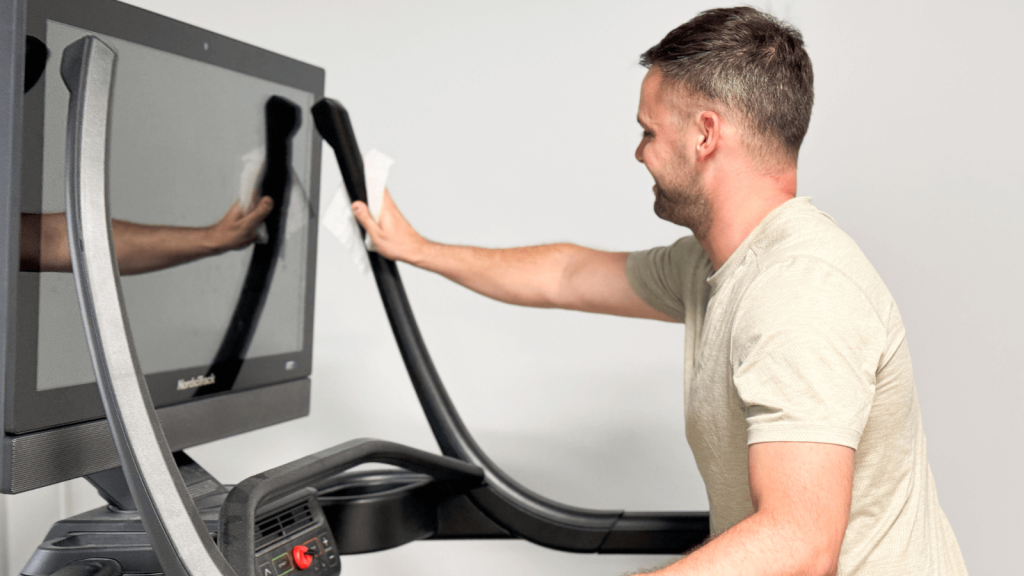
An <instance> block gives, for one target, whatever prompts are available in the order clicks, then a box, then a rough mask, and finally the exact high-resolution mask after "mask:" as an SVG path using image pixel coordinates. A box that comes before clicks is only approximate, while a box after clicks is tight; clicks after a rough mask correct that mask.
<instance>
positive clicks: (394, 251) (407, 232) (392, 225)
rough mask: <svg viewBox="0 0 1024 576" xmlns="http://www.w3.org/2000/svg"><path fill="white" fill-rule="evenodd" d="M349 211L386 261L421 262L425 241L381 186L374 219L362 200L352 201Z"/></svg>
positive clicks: (425, 245) (386, 190)
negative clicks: (376, 216) (376, 213)
mask: <svg viewBox="0 0 1024 576" xmlns="http://www.w3.org/2000/svg"><path fill="white" fill-rule="evenodd" d="M352 214H353V215H355V217H356V220H358V221H359V224H361V225H362V227H363V229H364V230H366V233H367V234H369V235H370V239H372V240H373V244H374V246H376V248H377V253H378V254H380V255H381V256H383V257H385V258H387V259H389V260H399V261H402V262H408V263H410V264H416V265H418V264H420V263H421V262H422V259H423V256H424V254H423V253H424V250H425V248H426V247H427V245H428V242H427V240H425V239H424V238H423V237H422V236H420V235H419V234H418V233H417V232H416V230H414V229H413V227H412V226H411V225H410V224H409V221H408V220H406V219H405V217H404V216H402V213H401V212H399V211H398V206H395V203H394V202H392V201H391V194H389V193H388V189H387V188H385V189H384V199H383V201H382V202H381V208H380V216H379V217H378V219H377V220H374V219H373V217H372V216H370V209H369V208H368V207H367V206H366V203H365V202H360V201H358V200H357V201H355V202H353V203H352Z"/></svg>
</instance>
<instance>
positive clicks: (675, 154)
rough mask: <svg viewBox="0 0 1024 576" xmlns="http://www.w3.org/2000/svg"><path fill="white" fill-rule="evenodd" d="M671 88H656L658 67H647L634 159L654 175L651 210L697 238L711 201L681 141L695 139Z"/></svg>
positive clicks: (706, 221)
mask: <svg viewBox="0 0 1024 576" xmlns="http://www.w3.org/2000/svg"><path fill="white" fill-rule="evenodd" d="M675 89H676V88H674V87H669V88H668V89H667V90H664V89H662V73H661V70H660V69H659V68H658V67H657V66H654V67H652V68H651V69H650V71H648V72H647V76H646V77H645V78H644V82H643V85H642V86H641V88H640V110H639V112H638V113H637V121H638V122H640V126H641V127H642V128H643V130H644V134H643V138H642V139H641V140H640V145H639V146H637V149H636V159H637V161H639V162H642V163H643V164H644V166H646V167H647V171H648V172H650V173H651V176H653V177H654V213H655V214H657V215H658V217H659V218H661V219H663V220H668V221H669V222H673V223H675V224H678V225H680V226H686V227H687V228H689V229H690V230H692V231H693V233H694V235H695V236H697V238H703V237H704V236H705V234H706V233H707V229H708V227H709V226H710V224H711V205H710V201H709V200H708V197H707V194H706V193H705V191H704V188H703V186H702V184H701V181H700V177H699V175H698V173H697V170H696V168H695V161H694V154H693V151H692V150H688V149H687V146H686V144H687V142H688V141H692V142H693V143H694V144H695V143H696V140H695V138H696V136H697V135H696V134H695V133H694V134H693V138H688V137H687V134H688V133H691V132H693V130H692V124H693V123H692V122H691V121H690V118H687V117H686V116H685V115H684V112H683V111H682V110H681V107H680V105H679V103H678V102H676V101H675V100H676V99H675V98H673V97H672V93H671V91H672V90H675Z"/></svg>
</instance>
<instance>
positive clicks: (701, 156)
mask: <svg viewBox="0 0 1024 576" xmlns="http://www.w3.org/2000/svg"><path fill="white" fill-rule="evenodd" d="M722 127H723V126H722V117H721V116H719V115H718V114H717V113H716V112H713V111H711V110H705V111H703V112H701V113H700V114H699V115H698V116H697V134H698V139H697V150H696V156H697V161H698V162H700V161H701V160H707V159H709V158H711V156H712V155H713V154H714V153H715V151H716V150H717V149H718V146H719V144H720V143H721V141H722Z"/></svg>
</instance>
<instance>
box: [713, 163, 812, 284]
mask: <svg viewBox="0 0 1024 576" xmlns="http://www.w3.org/2000/svg"><path fill="white" fill-rule="evenodd" d="M715 184H716V183H712V185H711V190H712V194H711V226H710V227H709V228H708V231H707V234H706V235H705V236H704V237H703V238H698V239H697V241H698V242H700V245H701V247H703V248H704V251H705V252H707V254H708V257H709V258H710V259H711V265H712V266H713V267H714V269H715V270H718V269H719V268H721V267H722V265H723V264H725V262H726V261H727V260H728V259H729V257H730V256H732V254H733V252H735V251H736V249H737V248H739V247H740V244H742V243H743V241H744V240H746V239H747V236H750V233H751V232H753V231H754V228H757V225H758V224H760V223H761V221H762V220H764V218H765V217H766V216H768V214H769V213H770V212H771V211H772V210H775V209H776V208H778V207H779V206H781V205H782V204H784V203H785V202H786V201H787V200H790V199H792V198H793V197H795V196H796V169H793V170H788V171H786V172H783V173H782V174H780V175H763V174H758V175H752V176H749V175H736V174H730V175H729V177H728V178H727V181H722V182H719V183H717V185H715Z"/></svg>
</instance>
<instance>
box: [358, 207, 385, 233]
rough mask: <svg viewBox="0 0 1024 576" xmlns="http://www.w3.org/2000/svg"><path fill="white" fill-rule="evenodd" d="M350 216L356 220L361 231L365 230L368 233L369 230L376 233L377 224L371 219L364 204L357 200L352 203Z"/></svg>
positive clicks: (368, 210)
mask: <svg viewBox="0 0 1024 576" xmlns="http://www.w3.org/2000/svg"><path fill="white" fill-rule="evenodd" d="M352 214H353V215H354V216H355V217H356V220H358V221H359V223H360V224H361V225H362V226H363V229H364V230H366V231H367V232H370V231H371V230H372V231H374V232H376V231H377V230H378V229H379V228H380V226H379V225H378V224H377V222H376V221H375V220H374V219H373V216H370V209H369V208H368V207H367V206H366V204H365V203H364V202H361V201H359V200H356V201H355V202H353V203H352Z"/></svg>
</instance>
